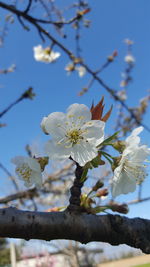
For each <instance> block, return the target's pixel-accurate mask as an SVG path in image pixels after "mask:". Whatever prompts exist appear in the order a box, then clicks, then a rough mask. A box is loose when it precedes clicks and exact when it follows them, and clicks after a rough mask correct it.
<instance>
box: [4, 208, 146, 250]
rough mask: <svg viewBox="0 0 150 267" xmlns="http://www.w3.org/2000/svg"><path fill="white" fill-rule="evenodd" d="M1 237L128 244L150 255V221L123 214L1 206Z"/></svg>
mask: <svg viewBox="0 0 150 267" xmlns="http://www.w3.org/2000/svg"><path fill="white" fill-rule="evenodd" d="M0 236H1V237H10V238H22V239H26V240H29V239H43V240H47V241H50V240H56V239H67V240H75V241H79V242H81V243H84V244H86V243H88V242H92V241H99V242H108V243H110V244H111V245H119V244H127V245H129V246H132V247H135V248H140V249H141V250H142V251H143V252H144V253H147V254H150V220H146V219H140V218H134V219H129V218H127V217H123V216H119V215H110V214H109V215H92V214H83V213H82V214H73V213H71V214H70V213H69V212H66V211H65V212H51V213H47V212H31V211H22V210H18V209H16V208H7V209H0Z"/></svg>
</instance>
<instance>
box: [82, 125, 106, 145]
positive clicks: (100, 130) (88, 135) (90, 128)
mask: <svg viewBox="0 0 150 267" xmlns="http://www.w3.org/2000/svg"><path fill="white" fill-rule="evenodd" d="M104 127H105V122H103V121H100V120H91V121H89V122H87V123H85V124H84V125H83V127H82V128H81V130H85V132H84V133H83V137H84V138H85V139H86V140H88V141H89V143H91V144H93V145H94V146H95V147H96V146H97V145H99V144H100V143H102V142H103V141H104Z"/></svg>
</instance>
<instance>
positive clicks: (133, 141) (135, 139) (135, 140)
mask: <svg viewBox="0 0 150 267" xmlns="http://www.w3.org/2000/svg"><path fill="white" fill-rule="evenodd" d="M142 131H143V127H142V126H140V127H137V128H135V129H134V130H133V131H132V133H131V135H130V136H128V137H127V138H126V140H125V141H126V143H127V145H131V146H135V145H138V144H139V143H140V137H139V136H137V135H139V134H140V133H141V132H142Z"/></svg>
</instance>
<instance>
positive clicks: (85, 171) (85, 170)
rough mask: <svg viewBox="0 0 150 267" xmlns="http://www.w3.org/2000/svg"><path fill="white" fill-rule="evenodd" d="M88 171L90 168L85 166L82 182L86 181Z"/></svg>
mask: <svg viewBox="0 0 150 267" xmlns="http://www.w3.org/2000/svg"><path fill="white" fill-rule="evenodd" d="M87 173H88V168H87V167H85V168H84V170H83V173H82V176H81V178H80V182H81V183H83V182H85V181H86V179H87Z"/></svg>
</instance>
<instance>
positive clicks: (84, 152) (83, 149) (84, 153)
mask: <svg viewBox="0 0 150 267" xmlns="http://www.w3.org/2000/svg"><path fill="white" fill-rule="evenodd" d="M97 154H98V152H97V149H96V148H95V147H93V145H91V144H89V143H84V142H81V143H80V144H76V145H74V146H73V147H72V151H71V157H72V158H73V160H74V161H76V162H78V164H79V165H80V166H84V165H85V164H86V163H87V162H88V161H91V160H92V159H93V158H95V157H96V156H97Z"/></svg>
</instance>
